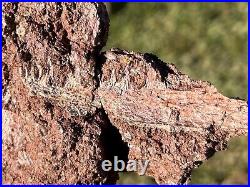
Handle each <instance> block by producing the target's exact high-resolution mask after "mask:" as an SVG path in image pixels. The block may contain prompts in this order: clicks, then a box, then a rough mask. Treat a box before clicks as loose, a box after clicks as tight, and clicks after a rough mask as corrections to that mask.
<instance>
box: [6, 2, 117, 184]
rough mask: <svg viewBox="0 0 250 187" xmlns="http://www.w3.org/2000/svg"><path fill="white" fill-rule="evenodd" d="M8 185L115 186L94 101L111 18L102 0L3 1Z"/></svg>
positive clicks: (101, 113) (100, 120) (99, 115)
mask: <svg viewBox="0 0 250 187" xmlns="http://www.w3.org/2000/svg"><path fill="white" fill-rule="evenodd" d="M3 8H4V10H3V26H4V27H3V33H2V34H3V77H2V82H3V99H2V103H3V129H4V131H3V150H2V151H3V182H4V183H9V184H10V183H15V184H36V183H39V184H40V183H41V184H51V183H63V184H68V183H69V184H76V183H83V184H86V183H87V184H99V183H114V182H115V181H116V179H117V174H113V172H109V173H108V172H104V171H102V170H100V164H101V160H103V159H105V158H106V157H105V150H104V149H103V147H104V146H103V144H102V139H101V136H102V128H106V127H107V125H106V124H108V123H107V122H106V121H105V118H104V117H103V112H102V111H100V110H99V109H97V108H96V106H95V105H94V104H93V100H94V90H95V89H96V86H97V83H96V78H95V69H94V68H95V66H96V62H95V58H96V56H95V55H96V54H97V53H98V52H99V51H100V50H101V47H102V46H103V45H105V42H106V39H107V30H108V17H107V12H106V9H105V6H104V5H103V4H96V3H78V4H75V3H69V4H68V3H6V4H4V6H3Z"/></svg>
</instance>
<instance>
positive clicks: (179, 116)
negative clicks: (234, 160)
mask: <svg viewBox="0 0 250 187" xmlns="http://www.w3.org/2000/svg"><path fill="white" fill-rule="evenodd" d="M104 60H105V62H104V65H103V68H102V79H101V83H100V88H99V90H98V93H99V96H100V98H101V102H102V105H103V107H104V109H105V111H106V112H107V114H108V116H109V118H110V121H111V123H112V124H113V125H115V126H116V127H117V128H118V129H119V132H120V133H121V135H122V138H123V140H124V141H125V142H127V143H128V146H129V156H128V159H135V160H138V159H144V160H146V159H147V160H150V162H149V168H148V170H147V173H146V174H147V175H150V176H153V177H154V178H155V180H156V181H157V182H158V183H167V184H176V183H178V184H179V183H186V182H188V179H189V177H190V174H191V170H192V169H193V168H194V167H197V166H198V165H200V164H201V162H202V161H203V160H205V159H208V158H209V157H210V156H212V155H213V154H214V153H215V151H219V150H222V149H225V148H226V143H227V141H228V139H229V138H230V137H231V136H236V135H242V134H246V133H247V109H248V106H247V103H246V102H244V101H241V100H235V99H229V98H227V97H224V96H223V95H221V94H220V93H218V92H217V90H216V89H215V88H214V87H213V86H212V85H210V84H209V83H208V82H202V81H194V80H191V79H190V78H189V77H188V76H187V75H183V74H181V73H180V72H178V71H177V70H176V68H175V67H174V66H173V65H171V64H166V63H164V62H162V61H160V60H159V59H158V58H157V57H155V56H154V55H151V54H138V53H133V52H127V51H124V50H118V49H113V50H111V51H107V52H105V54H104Z"/></svg>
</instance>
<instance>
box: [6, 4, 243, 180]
mask: <svg viewBox="0 0 250 187" xmlns="http://www.w3.org/2000/svg"><path fill="white" fill-rule="evenodd" d="M2 23H3V30H2V38H3V44H2V50H3V52H2V56H3V58H2V60H3V66H2V72H3V76H2V85H3V88H2V94H3V96H2V106H3V107H2V113H3V124H2V125H3V143H2V145H3V149H2V151H3V183H7V184H114V183H115V182H116V181H117V180H118V173H117V172H115V171H108V172H107V171H103V170H102V168H101V162H102V160H104V159H109V160H111V161H112V160H113V158H114V156H118V158H119V159H121V160H123V161H125V162H127V161H128V160H131V159H134V160H141V159H144V160H149V161H150V162H149V167H148V169H147V171H146V175H148V176H152V177H154V178H155V180H156V182H157V183H159V184H160V183H161V184H184V183H188V182H189V180H190V177H191V172H192V169H193V168H195V167H198V166H199V165H200V164H201V163H202V162H203V161H204V160H206V159H208V158H210V157H211V156H212V155H213V154H214V153H215V152H216V151H220V150H224V149H225V148H226V146H227V142H228V140H229V139H230V138H231V137H234V136H239V135H246V134H247V121H248V120H247V110H248V104H247V102H245V101H242V100H240V99H230V98H227V97H225V96H223V95H221V94H220V93H219V92H218V91H217V90H216V88H215V87H213V86H212V85H211V84H210V83H208V82H204V81H199V80H192V79H191V78H189V77H188V76H187V75H185V74H182V73H181V72H179V71H178V70H177V69H176V68H175V67H174V65H172V64H167V63H165V62H162V61H161V60H160V59H158V58H157V57H156V56H154V55H152V54H148V53H146V54H142V53H135V52H129V51H125V50H121V49H111V50H109V51H106V52H103V53H101V52H100V51H101V49H102V47H103V46H104V45H105V43H106V41H107V36H108V28H109V18H108V13H107V11H106V8H105V5H104V4H103V3H4V4H3V17H2Z"/></svg>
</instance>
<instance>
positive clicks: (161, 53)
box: [104, 3, 248, 184]
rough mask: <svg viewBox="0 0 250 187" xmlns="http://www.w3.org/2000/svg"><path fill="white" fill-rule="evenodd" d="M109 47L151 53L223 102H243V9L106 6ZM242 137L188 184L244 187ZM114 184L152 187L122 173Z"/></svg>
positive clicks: (233, 6)
mask: <svg viewBox="0 0 250 187" xmlns="http://www.w3.org/2000/svg"><path fill="white" fill-rule="evenodd" d="M107 8H108V11H109V14H110V32H109V39H108V44H107V46H106V47H105V49H104V50H108V49H110V48H111V47H118V48H122V49H127V50H132V51H137V52H150V53H153V54H155V55H157V56H158V57H159V58H160V59H161V60H163V61H165V62H170V63H174V64H175V65H176V66H177V68H178V69H179V70H181V71H182V72H184V73H186V74H188V75H189V76H190V77H192V78H193V79H201V80H208V81H210V82H211V83H212V84H214V85H215V86H216V87H217V89H218V90H219V91H220V92H221V93H223V94H224V95H226V96H228V97H240V98H242V99H247V85H248V81H247V72H248V65H247V55H248V54H247V37H248V35H247V32H248V18H247V13H248V7H247V3H107ZM247 143H248V142H247V137H240V138H236V139H234V140H232V141H231V142H230V144H229V149H228V150H227V151H223V152H219V153H216V154H215V156H214V157H212V158H211V159H209V160H208V161H206V162H205V163H203V165H202V166H200V167H199V168H198V169H195V170H194V172H193V173H192V178H191V179H192V184H208V183H210V184H246V183H247V178H248V166H247V165H248V161H247V158H248V157H247V155H248V149H247V147H248V145H247ZM118 183H119V184H128V183H129V184H152V183H154V180H153V179H152V178H149V177H140V176H138V175H137V174H135V173H121V174H120V180H119V181H118Z"/></svg>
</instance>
